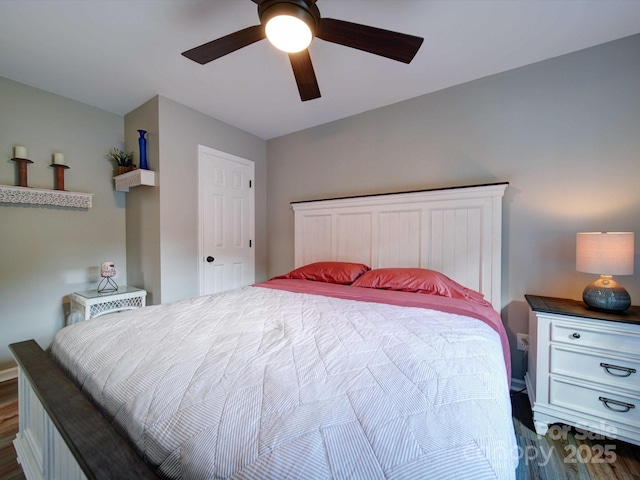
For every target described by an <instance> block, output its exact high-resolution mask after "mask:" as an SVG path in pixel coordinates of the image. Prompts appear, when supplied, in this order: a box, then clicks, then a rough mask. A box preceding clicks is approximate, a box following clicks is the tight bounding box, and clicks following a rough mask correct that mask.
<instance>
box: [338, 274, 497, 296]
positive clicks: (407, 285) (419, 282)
mask: <svg viewBox="0 0 640 480" xmlns="http://www.w3.org/2000/svg"><path fill="white" fill-rule="evenodd" d="M351 286H352V287H367V288H379V289H382V290H400V291H403V292H414V293H426V294H429V295H440V296H443V297H451V298H460V299H463V300H470V301H473V302H477V303H482V304H487V301H486V300H484V296H483V295H482V294H481V293H479V292H476V291H475V290H471V289H469V288H466V287H463V286H462V285H460V284H459V283H457V282H455V281H453V280H451V279H450V278H449V277H447V276H446V275H444V274H442V273H440V272H436V271H434V270H427V269H424V268H379V269H376V270H371V271H369V272H367V273H365V274H364V275H362V276H361V277H359V278H358V279H357V280H356V281H355V282H353V284H352V285H351Z"/></svg>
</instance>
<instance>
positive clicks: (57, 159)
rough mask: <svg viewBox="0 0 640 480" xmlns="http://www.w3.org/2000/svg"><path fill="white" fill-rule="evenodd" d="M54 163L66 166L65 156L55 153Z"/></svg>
mask: <svg viewBox="0 0 640 480" xmlns="http://www.w3.org/2000/svg"><path fill="white" fill-rule="evenodd" d="M53 163H55V164H56V165H64V155H63V154H62V153H59V152H56V153H54V154H53Z"/></svg>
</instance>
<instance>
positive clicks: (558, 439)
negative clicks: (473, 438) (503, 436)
mask: <svg viewBox="0 0 640 480" xmlns="http://www.w3.org/2000/svg"><path fill="white" fill-rule="evenodd" d="M511 405H512V408H513V425H514V427H515V431H516V438H517V440H518V447H519V449H518V450H519V456H520V464H519V465H518V470H517V473H516V477H517V479H518V480H538V479H540V480H547V479H548V480H565V479H566V480H640V447H638V446H635V445H631V444H629V443H625V442H620V441H616V440H610V439H607V438H603V437H598V436H596V435H594V434H589V433H588V432H581V431H578V430H575V429H569V427H566V426H562V425H552V426H551V427H550V428H549V431H548V432H547V434H546V435H545V436H544V437H540V436H538V435H536V433H535V430H534V427H533V419H532V416H531V406H530V404H529V399H528V397H527V395H526V393H517V394H513V395H512V396H511ZM563 427H564V428H563ZM589 437H590V438H589Z"/></svg>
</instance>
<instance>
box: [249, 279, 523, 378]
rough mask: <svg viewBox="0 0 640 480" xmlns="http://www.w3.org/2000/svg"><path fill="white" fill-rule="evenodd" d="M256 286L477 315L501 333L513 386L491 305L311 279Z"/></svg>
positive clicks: (502, 330) (500, 327)
mask: <svg viewBox="0 0 640 480" xmlns="http://www.w3.org/2000/svg"><path fill="white" fill-rule="evenodd" d="M254 286H255V287H263V288H275V289H278V290H286V291H289V292H297V293H308V294H312V295H324V296H326V297H335V298H344V299H347V300H358V301H361V302H374V303H386V304H389V305H400V306H405V307H418V308H428V309H432V310H439V311H441V312H447V313H454V314H458V315H464V316H467V317H472V318H476V319H478V320H480V321H482V322H484V323H486V324H487V325H489V326H490V327H491V328H493V329H494V330H495V331H496V332H497V333H498V335H499V336H500V342H501V343H502V354H503V356H504V364H505V367H506V370H507V381H508V382H509V386H511V353H510V350H509V340H508V339H507V332H506V330H505V328H504V325H503V323H502V318H500V315H499V314H498V312H496V311H495V310H494V309H493V307H491V306H484V305H481V304H479V303H473V302H468V301H465V300H460V299H457V298H450V297H442V296H438V295H426V294H421V293H411V292H400V291H393V290H378V289H375V288H362V287H352V286H349V285H338V284H334V283H325V282H314V281H310V280H296V279H272V280H268V281H266V282H261V283H256V284H255V285H254Z"/></svg>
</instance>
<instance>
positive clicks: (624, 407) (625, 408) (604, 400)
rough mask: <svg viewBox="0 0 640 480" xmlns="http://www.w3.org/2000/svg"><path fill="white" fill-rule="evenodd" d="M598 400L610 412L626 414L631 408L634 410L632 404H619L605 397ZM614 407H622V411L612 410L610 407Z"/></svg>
mask: <svg viewBox="0 0 640 480" xmlns="http://www.w3.org/2000/svg"><path fill="white" fill-rule="evenodd" d="M598 400H600V401H601V402H602V403H604V406H605V407H607V408H608V409H609V410H612V411H614V412H618V413H626V412H628V411H629V410H631V409H632V408H636V406H635V405H634V404H633V403H625V402H620V401H618V400H612V399H610V398H606V397H600V398H598ZM609 404H612V405H616V406H618V407H622V409H621V410H620V409H617V408H612V407H611V405H609Z"/></svg>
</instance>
